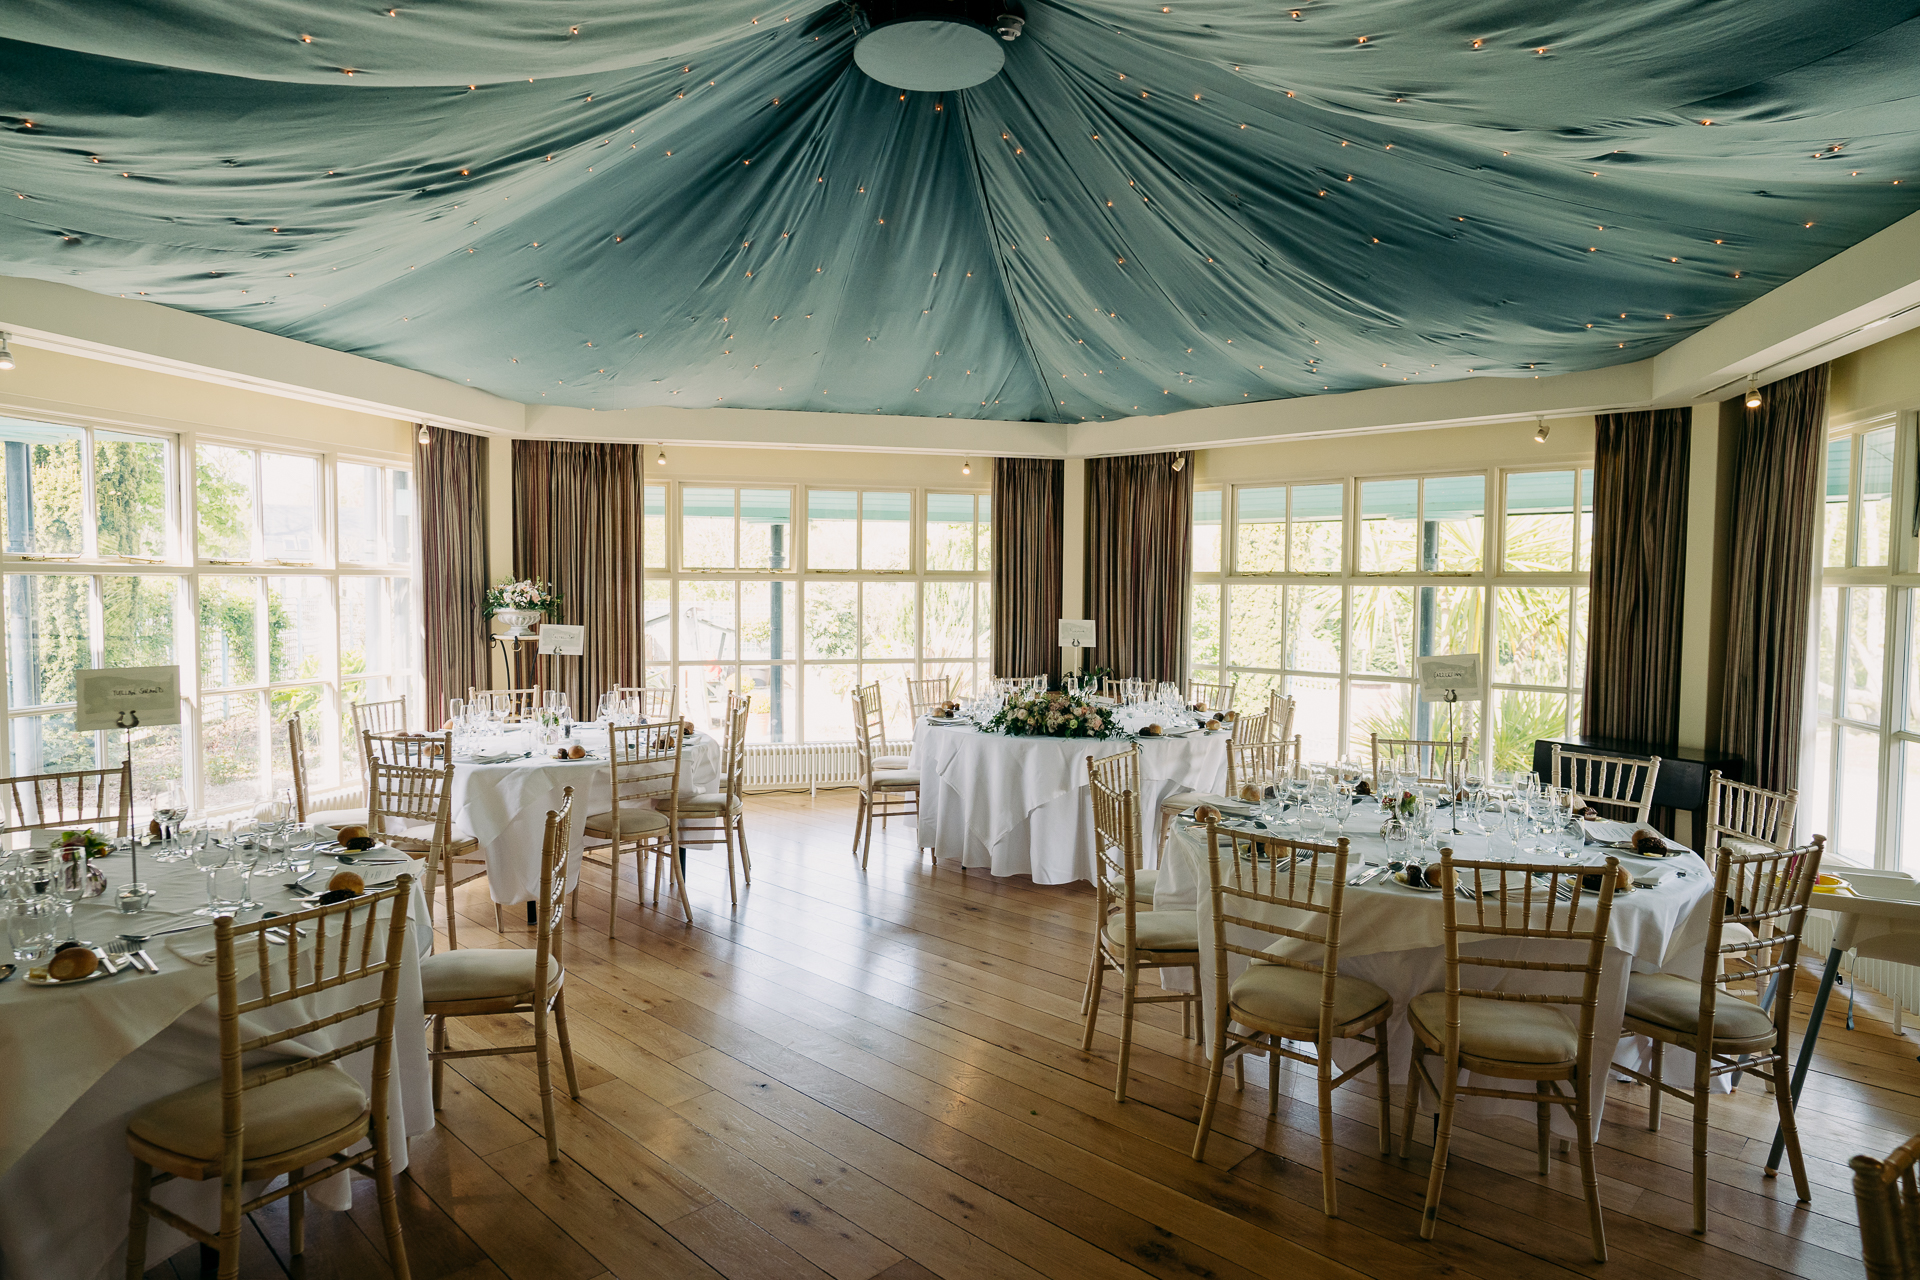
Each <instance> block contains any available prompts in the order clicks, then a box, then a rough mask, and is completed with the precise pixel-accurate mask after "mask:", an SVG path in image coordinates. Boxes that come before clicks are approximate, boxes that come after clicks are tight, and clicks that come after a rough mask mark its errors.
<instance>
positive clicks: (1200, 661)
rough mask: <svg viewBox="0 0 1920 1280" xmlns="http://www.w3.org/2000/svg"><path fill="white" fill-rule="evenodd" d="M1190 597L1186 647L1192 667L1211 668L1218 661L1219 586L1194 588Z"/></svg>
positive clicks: (1211, 585) (1214, 584) (1213, 584)
mask: <svg viewBox="0 0 1920 1280" xmlns="http://www.w3.org/2000/svg"><path fill="white" fill-rule="evenodd" d="M1192 596H1193V599H1192V609H1193V622H1192V626H1191V627H1190V628H1189V631H1188V636H1189V640H1188V645H1187V647H1188V649H1189V650H1190V651H1191V652H1192V654H1193V665H1195V666H1213V665H1215V664H1217V663H1218V662H1219V661H1220V586H1219V584H1218V583H1211V584H1208V585H1206V586H1195V587H1194V588H1193V593H1192ZM1275 665H1276V666H1277V665H1279V664H1278V663H1276V664H1275Z"/></svg>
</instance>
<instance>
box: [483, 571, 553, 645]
mask: <svg viewBox="0 0 1920 1280" xmlns="http://www.w3.org/2000/svg"><path fill="white" fill-rule="evenodd" d="M559 607H560V597H559V596H558V595H555V594H554V592H553V590H552V589H551V588H550V587H548V586H547V584H546V583H544V582H541V581H540V580H539V579H537V578H522V579H520V580H519V581H518V582H498V583H495V584H494V585H493V586H491V587H488V588H487V601H486V615H487V616H488V617H489V618H499V619H500V620H501V621H503V622H505V623H506V624H507V633H508V634H509V635H525V634H526V631H527V628H528V627H531V626H532V625H533V624H534V623H536V622H538V621H540V619H542V618H545V617H548V616H550V615H552V614H553V612H554V611H555V610H557V609H559Z"/></svg>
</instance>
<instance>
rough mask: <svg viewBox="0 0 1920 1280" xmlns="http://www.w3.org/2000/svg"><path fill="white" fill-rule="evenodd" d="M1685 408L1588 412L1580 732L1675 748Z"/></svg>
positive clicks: (1688, 426) (1661, 749) (1658, 750)
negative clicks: (1589, 498) (1587, 576)
mask: <svg viewBox="0 0 1920 1280" xmlns="http://www.w3.org/2000/svg"><path fill="white" fill-rule="evenodd" d="M1691 439H1692V415H1691V413H1690V412H1689V411H1688V410H1686V409H1655V410H1652V411H1651V412H1641V413H1603V414H1601V415H1599V417H1597V418H1596V419H1595V420H1594V445H1593V449H1594V462H1593V576H1592V579H1591V583H1592V590H1591V591H1590V592H1589V593H1588V595H1587V599H1588V600H1589V601H1590V602H1591V605H1590V608H1591V610H1592V613H1591V616H1590V617H1589V619H1588V622H1587V687H1586V696H1585V697H1584V698H1583V699H1582V700H1581V732H1582V733H1585V734H1587V735H1589V736H1591V737H1601V738H1624V739H1626V740H1628V741H1630V742H1634V743H1641V744H1644V745H1645V746H1646V747H1647V748H1648V750H1650V751H1652V752H1653V753H1655V754H1665V753H1667V752H1670V751H1672V750H1673V747H1674V743H1675V741H1676V739H1677V737H1678V734H1679V725H1680V617H1681V613H1680V605H1681V596H1682V594H1683V592H1684V589H1685V586H1686V559H1687V460H1688V456H1689V453H1690V442H1691Z"/></svg>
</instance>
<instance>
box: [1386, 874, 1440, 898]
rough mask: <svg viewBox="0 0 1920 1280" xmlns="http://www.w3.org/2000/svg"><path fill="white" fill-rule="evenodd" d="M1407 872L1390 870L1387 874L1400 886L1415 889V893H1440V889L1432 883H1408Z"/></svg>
mask: <svg viewBox="0 0 1920 1280" xmlns="http://www.w3.org/2000/svg"><path fill="white" fill-rule="evenodd" d="M1406 874H1407V873H1406V872H1404V871H1393V872H1389V873H1388V876H1387V878H1388V879H1390V880H1392V881H1393V882H1394V883H1395V884H1397V885H1399V886H1400V887H1401V888H1402V889H1411V890H1413V891H1414V892H1415V893H1438V892H1440V890H1438V889H1436V888H1435V887H1433V886H1432V885H1430V884H1425V883H1422V884H1408V883H1407V881H1406Z"/></svg>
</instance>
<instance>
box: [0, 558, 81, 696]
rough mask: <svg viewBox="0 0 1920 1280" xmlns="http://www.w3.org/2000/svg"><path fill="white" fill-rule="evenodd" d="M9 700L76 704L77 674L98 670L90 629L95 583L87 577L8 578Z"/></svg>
mask: <svg viewBox="0 0 1920 1280" xmlns="http://www.w3.org/2000/svg"><path fill="white" fill-rule="evenodd" d="M6 581H7V658H8V660H7V667H8V674H9V675H11V677H12V683H11V686H10V687H11V690H12V692H11V694H10V697H9V701H10V703H11V705H13V706H15V707H37V706H48V705H52V704H57V703H62V702H72V701H73V700H74V675H73V673H74V672H75V671H78V670H80V669H81V668H83V667H91V666H92V665H93V645H92V642H91V639H90V637H89V630H90V628H89V627H88V625H87V618H88V613H89V600H88V596H89V594H90V592H91V591H92V589H93V579H92V578H90V577H87V576H85V575H83V574H66V573H19V574H10V575H8V577H7V580H6Z"/></svg>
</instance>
